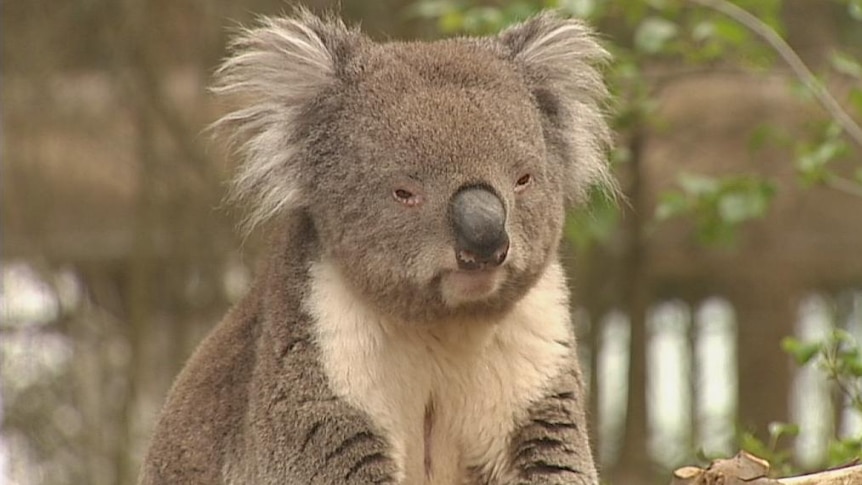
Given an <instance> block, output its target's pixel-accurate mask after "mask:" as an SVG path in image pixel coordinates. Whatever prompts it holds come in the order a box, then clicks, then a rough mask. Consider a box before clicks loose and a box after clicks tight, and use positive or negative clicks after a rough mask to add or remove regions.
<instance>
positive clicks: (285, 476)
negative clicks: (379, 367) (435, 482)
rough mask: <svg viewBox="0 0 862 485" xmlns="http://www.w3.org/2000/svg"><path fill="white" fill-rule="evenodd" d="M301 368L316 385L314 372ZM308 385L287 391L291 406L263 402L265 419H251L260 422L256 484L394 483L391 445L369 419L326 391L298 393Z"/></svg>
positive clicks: (364, 484) (313, 369)
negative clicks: (289, 395) (289, 394)
mask: <svg viewBox="0 0 862 485" xmlns="http://www.w3.org/2000/svg"><path fill="white" fill-rule="evenodd" d="M315 365H316V364H315ZM300 369H302V370H301V371H300V372H302V373H304V374H306V376H307V377H311V380H316V377H317V376H315V374H317V369H315V368H314V367H311V368H309V367H305V368H300ZM308 383H309V382H308V381H306V382H304V383H303V382H299V383H295V384H296V386H295V387H294V388H293V389H288V390H287V392H292V395H291V397H290V398H288V399H289V400H290V401H293V402H291V403H289V404H286V405H284V406H283V405H281V404H280V402H279V400H278V399H265V401H264V402H261V403H260V404H261V405H263V407H261V406H257V407H258V409H257V411H258V412H259V413H261V414H263V413H265V415H260V414H258V415H257V416H255V418H254V419H255V421H257V422H258V423H259V425H258V426H255V427H254V431H253V434H254V435H255V437H256V440H257V442H258V443H257V445H256V447H257V449H256V450H255V452H254V455H255V456H256V459H257V461H258V472H257V473H258V478H257V480H255V483H266V484H273V485H274V484H283V483H297V484H300V483H302V484H309V485H331V484H345V485H367V484H395V483H397V482H396V479H395V476H396V468H395V464H394V462H393V460H392V457H391V450H390V446H389V444H388V442H387V441H386V440H385V439H384V438H383V436H382V435H381V434H380V433H379V432H378V431H377V430H376V429H375V428H374V426H373V425H372V424H371V421H370V419H369V418H368V416H367V415H365V414H364V413H363V412H362V411H360V410H358V409H356V408H355V407H353V406H351V405H350V404H348V403H347V402H346V401H344V400H343V399H341V398H339V397H336V396H334V395H333V394H332V393H331V392H329V391H328V390H327V391H322V392H315V393H309V392H307V391H308V389H307V388H305V389H302V388H301V387H303V385H304V384H308ZM297 387H299V388H300V389H297ZM268 397H272V396H268ZM237 483H247V482H242V480H239V481H237Z"/></svg>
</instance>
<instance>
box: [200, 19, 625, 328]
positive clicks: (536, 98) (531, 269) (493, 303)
mask: <svg viewBox="0 0 862 485" xmlns="http://www.w3.org/2000/svg"><path fill="white" fill-rule="evenodd" d="M234 47H235V48H236V49H237V50H238V52H237V53H236V54H235V55H234V56H233V57H231V58H229V59H228V61H226V63H225V64H224V65H223V67H222V69H221V70H220V76H221V85H220V86H217V88H216V91H217V92H223V93H236V94H241V95H244V96H245V97H246V98H247V99H250V100H251V101H252V103H251V105H250V106H248V107H246V108H243V109H240V110H238V111H235V112H233V113H231V114H229V115H227V116H226V117H225V118H224V119H223V120H222V122H223V123H225V124H233V125H236V126H237V133H239V134H240V135H241V136H243V137H244V138H245V141H244V143H243V144H242V146H241V149H242V151H243V152H244V154H245V156H246V158H247V159H248V160H247V162H246V164H245V165H244V167H243V169H242V170H241V172H240V174H239V176H238V177H237V181H236V184H235V185H236V193H237V194H238V195H239V196H240V197H244V198H247V199H251V201H252V211H251V216H250V221H251V224H252V225H254V224H255V223H257V222H260V221H261V220H265V219H267V218H269V217H271V216H273V215H276V214H278V213H280V212H287V213H290V212H291V211H303V212H304V213H305V214H307V215H308V217H310V219H311V220H312V222H313V224H314V227H315V230H316V233H317V237H318V238H319V243H320V247H321V249H322V251H323V257H325V258H327V259H329V260H330V261H331V262H333V263H335V264H336V265H337V266H338V267H339V268H340V270H341V272H342V273H343V274H344V276H345V277H346V278H347V279H348V281H349V282H350V283H351V285H352V286H353V287H354V288H355V290H356V291H357V292H359V293H360V294H361V295H362V296H363V297H364V298H365V299H368V300H370V301H372V302H373V303H374V304H375V305H376V306H377V307H378V308H379V309H380V310H382V311H384V312H386V313H389V314H390V315H391V316H393V317H395V318H397V319H400V320H404V321H408V322H431V321H435V320H440V319H450V318H458V317H461V316H469V315H473V314H479V313H483V314H488V313H489V312H490V313H493V312H502V311H505V310H506V309H508V308H509V307H511V305H513V304H514V303H515V302H516V301H517V300H518V299H519V298H520V297H521V296H523V295H524V293H525V292H526V291H527V290H528V289H529V288H530V287H531V285H533V284H534V283H535V282H536V280H537V278H538V277H539V275H541V273H542V272H543V271H544V269H545V268H546V267H547V265H548V263H549V262H550V261H551V260H552V259H553V258H554V254H555V252H556V250H557V246H558V243H559V240H560V236H561V232H562V225H563V219H564V207H565V206H566V204H567V203H572V202H576V201H577V200H578V198H579V197H580V196H581V195H582V194H583V193H584V192H585V190H586V188H587V187H588V186H589V185H591V184H595V183H599V184H601V183H603V182H607V181H608V180H609V176H608V172H607V166H606V163H605V161H604V146H605V145H606V144H607V141H608V129H607V125H606V123H605V121H604V118H603V116H602V114H601V109H600V102H601V100H602V99H603V98H604V96H605V95H606V94H607V93H606V90H605V88H604V84H603V83H602V81H601V76H600V75H599V73H598V71H597V70H596V69H594V67H593V64H594V63H595V62H597V61H600V60H601V59H603V58H604V56H605V53H604V51H603V50H602V49H601V48H600V47H599V46H598V44H596V43H595V42H594V41H593V40H592V37H591V35H590V32H589V30H588V29H587V28H586V27H585V26H584V25H583V24H581V23H580V22H577V21H573V20H565V19H560V18H557V17H554V16H553V15H543V16H539V17H536V18H534V19H532V20H530V21H527V22H525V23H523V24H520V25H517V26H515V27H512V28H510V29H508V30H507V31H505V32H503V33H502V34H500V35H499V36H497V37H490V38H482V39H455V40H447V41H439V42H433V43H386V44H377V43H374V42H372V41H370V40H369V39H367V38H365V37H364V36H362V35H361V34H360V33H359V32H358V31H355V30H350V29H347V28H346V27H344V25H343V24H341V23H339V22H337V21H323V20H320V19H318V18H316V17H313V16H311V15H310V14H307V13H301V15H300V18H298V19H290V18H284V19H269V20H267V21H265V23H264V25H263V26H261V27H260V28H258V29H256V30H250V31H248V32H246V34H245V36H243V37H241V38H240V39H239V40H238V41H237V42H236V43H235V45H234Z"/></svg>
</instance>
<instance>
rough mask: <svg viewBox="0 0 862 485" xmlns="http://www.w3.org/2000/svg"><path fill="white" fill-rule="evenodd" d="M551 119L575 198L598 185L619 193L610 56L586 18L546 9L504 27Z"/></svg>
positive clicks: (550, 133) (551, 136)
mask: <svg viewBox="0 0 862 485" xmlns="http://www.w3.org/2000/svg"><path fill="white" fill-rule="evenodd" d="M498 40H499V42H500V43H501V44H503V46H504V47H505V48H506V49H507V53H508V55H509V56H510V58H511V60H512V61H513V62H515V63H516V64H517V65H518V66H519V68H520V69H521V70H522V71H523V73H524V75H525V77H526V80H527V83H528V87H529V89H530V90H531V92H532V93H533V96H534V98H535V101H536V103H537V105H538V107H539V110H540V111H541V112H542V115H543V116H544V119H545V132H546V138H547V139H548V143H550V144H553V145H555V146H553V147H552V148H554V149H556V150H555V151H557V152H558V153H561V155H562V157H563V158H564V159H565V160H564V162H565V164H566V167H565V177H566V185H565V187H566V191H567V196H568V201H569V203H576V202H579V201H581V200H583V198H584V197H585V196H586V194H587V192H588V190H589V189H590V188H591V187H593V186H599V187H601V188H603V189H605V190H607V191H609V192H610V193H612V194H614V195H616V193H617V188H616V183H615V182H614V179H613V177H612V175H611V173H610V168H609V166H608V163H607V151H608V148H609V147H610V144H611V134H610V129H609V128H608V124H607V121H606V119H605V113H604V107H605V103H606V102H607V98H608V90H607V87H606V86H605V83H604V81H603V76H602V72H601V70H600V68H601V67H602V65H603V64H605V63H607V62H608V61H609V59H610V55H609V54H608V52H607V51H606V50H605V49H604V48H602V46H601V45H600V44H599V43H598V42H597V41H596V39H595V36H594V34H593V31H592V29H590V28H589V27H588V26H587V25H586V24H585V23H584V22H582V21H580V20H575V19H566V18H561V17H559V16H558V15H557V14H556V13H554V12H546V13H543V14H540V15H538V16H536V17H533V18H531V19H529V20H527V21H525V22H523V23H520V24H516V25H514V26H512V27H509V28H508V29H506V30H504V31H503V32H502V33H500V35H499V38H498Z"/></svg>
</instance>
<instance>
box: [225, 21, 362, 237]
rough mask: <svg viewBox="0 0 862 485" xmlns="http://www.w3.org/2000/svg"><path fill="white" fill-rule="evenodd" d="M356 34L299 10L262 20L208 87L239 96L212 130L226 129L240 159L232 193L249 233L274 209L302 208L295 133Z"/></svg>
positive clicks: (240, 36) (235, 44) (247, 32)
mask: <svg viewBox="0 0 862 485" xmlns="http://www.w3.org/2000/svg"><path fill="white" fill-rule="evenodd" d="M359 35H360V34H359V33H358V32H356V31H355V30H351V29H348V28H347V27H345V25H344V24H343V23H342V22H341V21H339V20H335V19H326V20H324V19H321V18H318V17H316V16H314V15H313V14H311V13H309V12H308V11H307V10H304V9H298V10H297V11H296V13H295V14H294V15H293V16H291V17H279V18H263V19H261V20H260V22H259V25H257V26H256V27H253V28H249V29H243V30H242V31H240V33H239V34H238V36H237V38H236V39H235V40H234V41H233V42H232V43H231V45H230V49H231V54H230V56H229V57H228V58H227V59H226V60H225V61H224V63H223V64H222V65H221V67H220V68H219V69H218V70H217V71H216V84H215V85H214V86H213V88H212V91H213V92H214V93H215V94H217V95H222V96H233V97H237V98H239V102H240V104H241V106H242V108H240V109H237V110H236V111H233V112H230V113H228V114H227V115H225V116H224V117H222V118H221V119H220V120H218V121H216V122H215V123H214V125H213V128H214V129H216V131H217V132H222V130H223V129H226V131H227V132H228V137H229V142H230V145H231V146H232V147H235V148H236V151H237V152H238V153H239V154H240V156H241V157H242V158H243V159H244V161H243V163H242V165H241V166H240V168H239V171H238V173H237V175H236V176H235V178H234V180H233V186H232V191H231V193H230V196H229V198H230V200H231V201H233V202H242V203H244V205H248V206H249V212H248V214H247V216H246V218H245V220H244V223H243V229H244V230H245V231H246V232H250V231H251V230H252V229H254V228H255V227H256V226H258V225H259V224H261V223H263V222H265V221H267V220H269V219H270V218H272V217H273V216H274V215H276V214H277V213H280V212H283V211H289V210H291V209H296V208H300V207H302V205H303V203H304V199H305V197H304V196H303V189H302V184H301V179H300V177H299V164H300V162H301V161H300V160H297V158H298V157H297V156H296V155H297V152H298V151H299V149H300V147H301V144H302V140H299V139H298V137H297V136H296V132H297V127H298V124H299V123H300V122H301V120H300V115H301V113H302V111H303V109H305V108H307V107H308V105H309V103H311V102H312V101H313V100H314V99H315V98H316V97H317V96H318V95H319V94H320V93H321V92H322V91H323V90H324V89H326V88H327V87H329V86H331V85H332V83H334V82H335V81H336V76H337V74H336V72H337V69H338V65H339V63H340V62H343V59H340V58H339V56H343V55H344V49H342V48H341V47H342V46H343V45H345V43H347V42H349V41H350V40H355V39H356V38H357V37H359Z"/></svg>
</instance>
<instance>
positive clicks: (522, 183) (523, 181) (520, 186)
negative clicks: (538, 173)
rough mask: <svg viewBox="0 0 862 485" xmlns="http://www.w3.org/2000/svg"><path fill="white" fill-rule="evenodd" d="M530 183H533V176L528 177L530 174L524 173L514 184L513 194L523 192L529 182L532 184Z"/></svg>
mask: <svg viewBox="0 0 862 485" xmlns="http://www.w3.org/2000/svg"><path fill="white" fill-rule="evenodd" d="M532 181H533V176H532V175H530V174H528V173H525V174H524V175H521V178H519V179H518V180H517V181H516V182H515V192H516V193H520V192H523V191H524V189H526V188H527V186H528V185H530V182H532Z"/></svg>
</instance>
